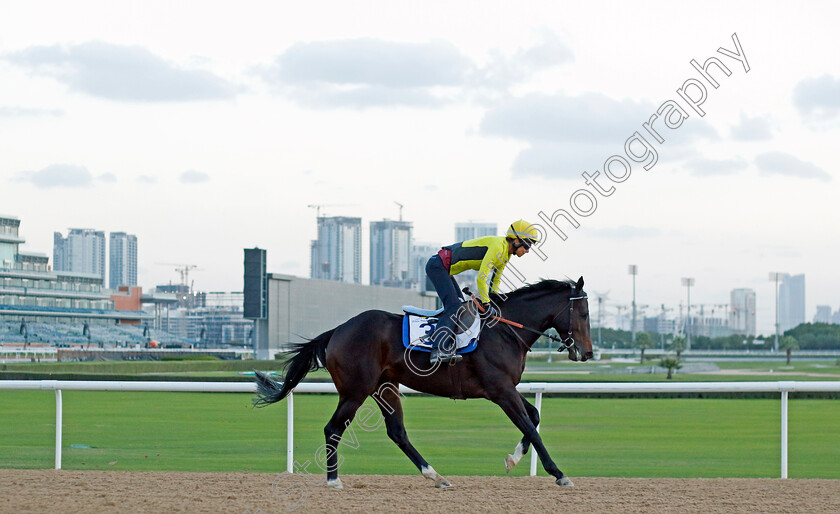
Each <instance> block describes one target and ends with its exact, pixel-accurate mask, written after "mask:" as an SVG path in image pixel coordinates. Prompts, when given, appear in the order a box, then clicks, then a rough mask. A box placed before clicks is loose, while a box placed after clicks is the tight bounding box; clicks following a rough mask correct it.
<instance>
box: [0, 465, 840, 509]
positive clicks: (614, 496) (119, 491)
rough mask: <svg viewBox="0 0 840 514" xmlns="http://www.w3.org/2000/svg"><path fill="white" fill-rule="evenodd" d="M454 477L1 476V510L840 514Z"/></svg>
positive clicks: (682, 494)
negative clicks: (443, 480) (333, 484)
mask: <svg viewBox="0 0 840 514" xmlns="http://www.w3.org/2000/svg"><path fill="white" fill-rule="evenodd" d="M278 477H280V478H279V479H278ZM447 478H448V479H449V480H450V481H451V482H452V483H453V484H454V485H455V487H453V488H452V489H448V490H438V489H435V488H434V487H433V486H432V483H431V482H430V481H428V480H425V479H423V478H422V477H420V476H419V475H418V476H409V477H406V476H382V475H378V476H361V475H354V476H353V475H351V476H344V477H342V480H343V481H344V486H345V489H344V490H341V491H338V490H332V489H328V488H327V487H326V486H324V485H323V477H321V476H318V477H312V481H313V483H311V484H309V483H307V480H306V477H305V476H301V475H295V476H293V477H292V476H289V475H269V474H255V473H172V472H127V471H125V472H120V471H55V470H0V512H50V513H53V512H226V513H237V512H238V513H245V512H250V513H256V512H261V513H269V512H287V511H289V510H290V509H292V508H294V507H295V506H296V505H295V503H296V502H297V509H296V510H297V512H340V511H344V512H346V511H351V512H354V511H355V512H358V511H365V512H433V511H434V512H469V513H474V512H485V511H489V512H528V513H531V512H586V513H592V512H596V513H600V512H646V513H650V512H702V513H704V514H705V513H708V512H726V513H732V512H749V513H754V512H772V513H774V514H777V513H779V512H785V513H787V512H808V513H812V512H840V480H773V479H758V480H756V479H630V478H574V480H575V487H572V488H568V487H566V488H561V487H558V486H556V485H554V481H553V480H552V479H549V478H544V477H533V478H532V477H520V478H512V477H447Z"/></svg>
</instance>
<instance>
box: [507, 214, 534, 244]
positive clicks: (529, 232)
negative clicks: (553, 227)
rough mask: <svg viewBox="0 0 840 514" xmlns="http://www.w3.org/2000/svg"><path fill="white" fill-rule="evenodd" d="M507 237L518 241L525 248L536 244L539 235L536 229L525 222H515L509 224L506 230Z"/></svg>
mask: <svg viewBox="0 0 840 514" xmlns="http://www.w3.org/2000/svg"><path fill="white" fill-rule="evenodd" d="M506 235H507V237H509V238H511V239H517V238H518V239H519V240H521V241H522V242H523V243H525V244H526V245H527V246H531V245H532V244H534V243H538V242H539V240H540V234H539V232H537V228H536V227H534V226H533V225H531V224H530V223H528V222H527V221H525V220H517V221H514V222H513V223H511V224H510V227H508V230H507V234H506Z"/></svg>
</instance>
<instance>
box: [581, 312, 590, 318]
mask: <svg viewBox="0 0 840 514" xmlns="http://www.w3.org/2000/svg"><path fill="white" fill-rule="evenodd" d="M580 317H581V318H583V319H586V318H588V317H589V313H588V312H584V313H583V314H581V315H580Z"/></svg>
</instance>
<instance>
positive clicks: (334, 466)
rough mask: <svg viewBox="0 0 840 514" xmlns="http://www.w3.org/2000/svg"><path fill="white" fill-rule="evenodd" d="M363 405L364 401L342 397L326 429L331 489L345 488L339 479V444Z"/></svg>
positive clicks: (328, 473)
mask: <svg viewBox="0 0 840 514" xmlns="http://www.w3.org/2000/svg"><path fill="white" fill-rule="evenodd" d="M362 403H363V401H359V400H358V399H355V398H345V397H340V398H339V400H338V407H336V409H335V413H333V415H332V418H330V421H329V423H327V425H326V426H325V427H324V437H325V438H326V440H327V446H326V457H327V485H328V486H330V487H334V488H336V489H341V488H342V487H343V486H342V484H341V479H340V478H338V443H339V442H340V441H341V435H342V434H343V433H344V430H345V429H346V428H347V427H348V426H349V425H350V423H351V422H352V421H353V417H354V416H355V415H356V411H357V410H358V409H359V407H360V406H361V405H362ZM354 440H355V436H354ZM351 444H352V443H351Z"/></svg>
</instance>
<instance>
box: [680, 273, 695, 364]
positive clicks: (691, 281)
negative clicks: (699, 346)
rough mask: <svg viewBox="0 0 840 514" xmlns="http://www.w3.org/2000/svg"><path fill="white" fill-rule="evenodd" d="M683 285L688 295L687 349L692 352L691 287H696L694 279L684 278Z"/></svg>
mask: <svg viewBox="0 0 840 514" xmlns="http://www.w3.org/2000/svg"><path fill="white" fill-rule="evenodd" d="M682 285H684V286H685V289H686V293H687V294H688V313H687V314H686V324H685V349H686V350H691V286H693V285H694V278H693V277H683V278H682Z"/></svg>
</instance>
